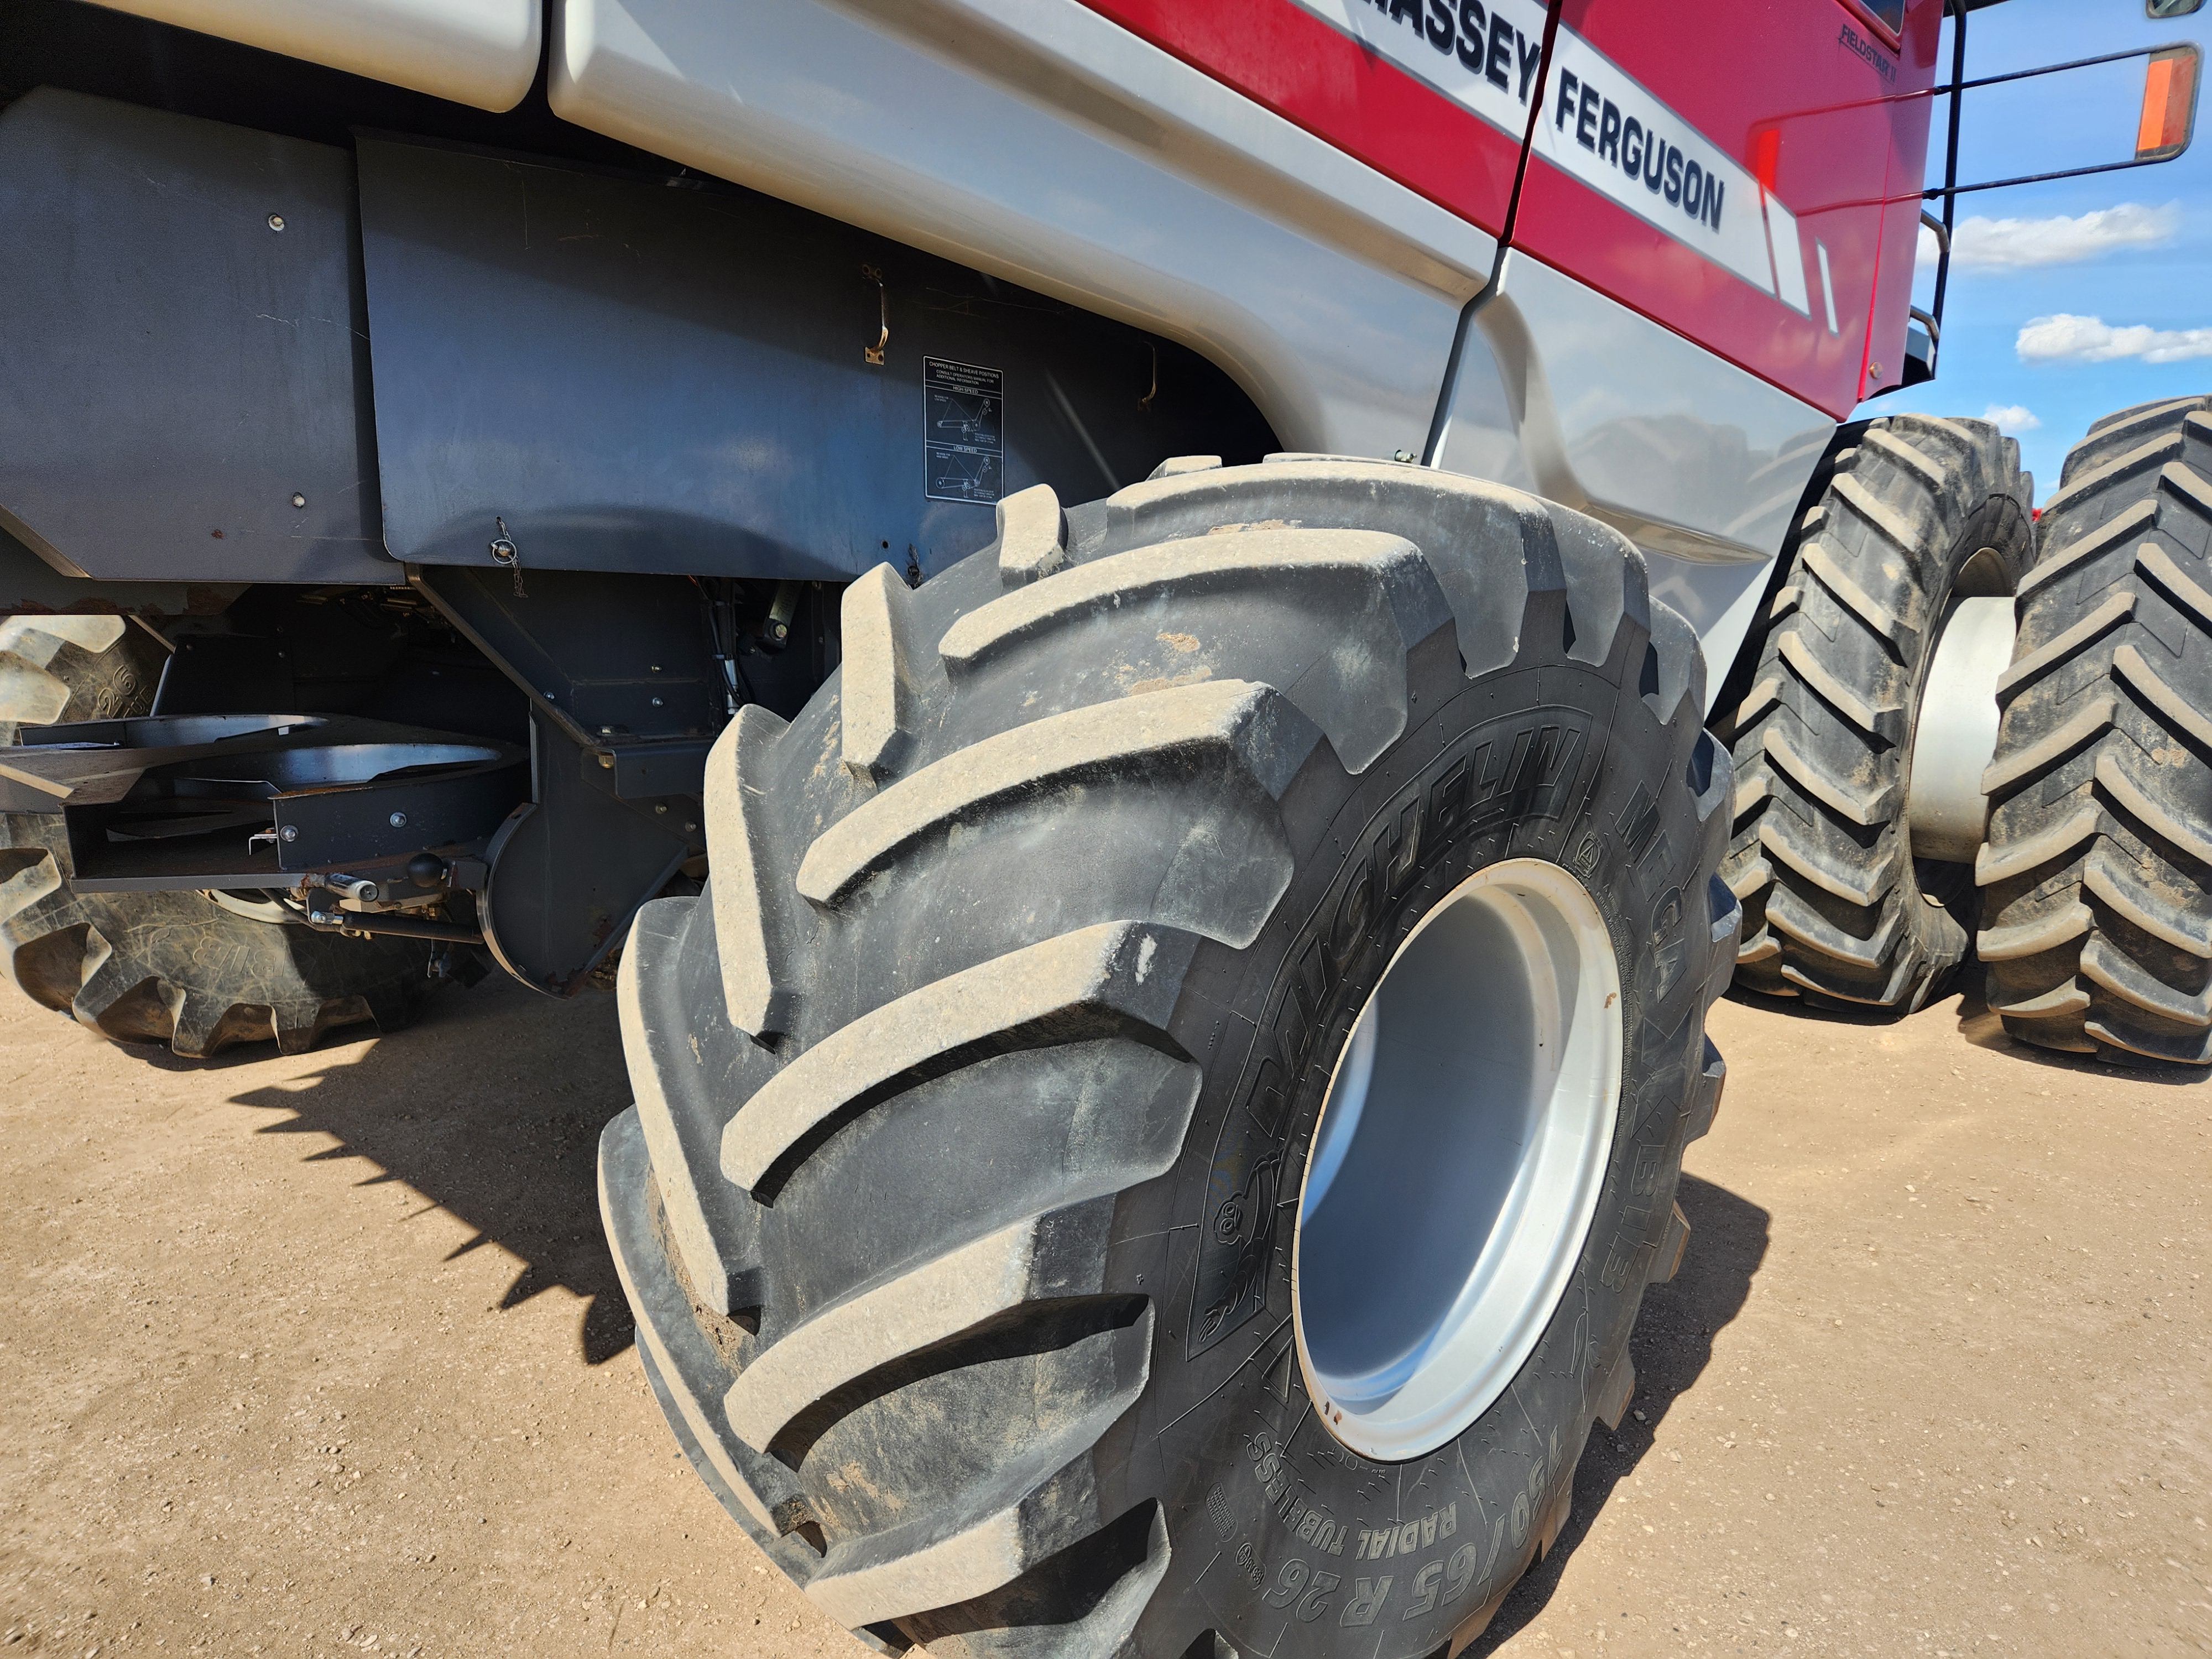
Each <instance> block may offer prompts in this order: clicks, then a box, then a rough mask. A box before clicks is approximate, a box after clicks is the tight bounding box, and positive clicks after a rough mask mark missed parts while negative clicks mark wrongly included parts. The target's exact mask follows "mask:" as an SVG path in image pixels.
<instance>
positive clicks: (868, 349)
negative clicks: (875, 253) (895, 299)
mask: <svg viewBox="0 0 2212 1659" xmlns="http://www.w3.org/2000/svg"><path fill="white" fill-rule="evenodd" d="M860 275H861V276H865V277H866V278H867V279H868V280H869V281H870V282H872V283H874V284H875V285H876V304H877V307H878V310H879V311H880V312H881V313H882V320H883V330H884V331H883V332H882V333H881V334H880V335H878V336H877V337H876V343H875V344H873V345H872V346H862V347H861V348H860V356H861V357H862V358H864V359H865V360H866V362H869V363H871V364H872V365H873V366H874V367H876V368H882V367H883V366H884V348H885V347H887V346H889V345H890V343H891V293H890V289H887V288H885V287H884V273H883V272H882V271H880V270H877V269H876V267H875V266H873V265H862V266H861V267H860Z"/></svg>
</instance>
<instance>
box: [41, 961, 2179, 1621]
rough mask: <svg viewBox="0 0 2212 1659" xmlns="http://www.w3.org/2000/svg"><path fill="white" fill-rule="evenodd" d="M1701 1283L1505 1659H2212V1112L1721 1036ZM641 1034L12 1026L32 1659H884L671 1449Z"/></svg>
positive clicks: (1801, 1043) (1940, 1020)
mask: <svg viewBox="0 0 2212 1659" xmlns="http://www.w3.org/2000/svg"><path fill="white" fill-rule="evenodd" d="M1713 1025H1714V1030H1715V1035H1716V1037H1717V1040H1718V1042H1720V1043H1721V1045H1722V1047H1723V1049H1724V1051H1725V1052H1726V1053H1727V1054H1728V1057H1729V1066H1730V1077H1729V1088H1728V1094H1727V1098H1726V1102H1725V1103H1724V1106H1723V1110H1722V1113H1721V1117H1720V1121H1719V1123H1718V1125H1717V1128H1716V1129H1715V1131H1714V1133H1713V1134H1712V1135H1711V1137H1710V1138H1709V1139H1706V1140H1705V1141H1703V1142H1701V1143H1699V1145H1698V1146H1695V1147H1693V1148H1692V1152H1691V1157H1690V1160H1689V1168H1690V1172H1691V1173H1690V1175H1689V1176H1688V1177H1687V1178H1686V1180H1685V1182H1684V1184H1683V1192H1682V1206H1683V1208H1684V1210H1685V1212H1686V1213H1687V1215H1688V1216H1689V1218H1690V1220H1691V1222H1692V1226H1693V1228H1694V1232H1693V1234H1692V1238H1691V1241H1690V1247H1689V1252H1688V1255H1687V1258H1686V1261H1685V1263H1684V1266H1683V1268H1682V1271H1681V1273H1680V1277H1679V1279H1677V1280H1676V1281H1675V1282H1674V1284H1673V1285H1668V1286H1665V1287H1662V1288H1659V1289H1656V1290H1655V1291H1653V1292H1652V1293H1651V1295H1650V1299H1649V1300H1648V1301H1647V1303H1646V1304H1645V1309H1644V1317H1643V1320H1642V1322H1641V1323H1640V1324H1639V1325H1638V1331H1637V1337H1636V1349H1635V1358H1636V1366H1637V1371H1638V1379H1639V1385H1638V1394H1637V1397H1636V1399H1635V1401H1634V1410H1635V1415H1634V1416H1633V1417H1632V1418H1631V1419H1626V1420H1625V1421H1624V1423H1623V1425H1622V1433H1621V1434H1620V1436H1619V1437H1617V1438H1615V1437H1608V1436H1607V1435H1606V1434H1605V1433H1604V1432H1603V1431H1599V1432H1598V1433H1597V1434H1596V1436H1595V1437H1594V1438H1593V1441H1592V1443H1591V1445H1590V1448H1589V1451H1588V1452H1587V1453H1586V1454H1585V1455H1584V1456H1583V1462H1582V1465H1581V1468H1580V1470H1579V1472H1578V1474H1577V1484H1576V1495H1575V1511H1574V1516H1573V1519H1572V1520H1571V1522H1570V1523H1569V1526H1568V1528H1567V1529H1566V1531H1565V1534H1563V1536H1562V1539H1561V1541H1560V1545H1559V1547H1558V1548H1557V1549H1555V1550H1554V1552H1553V1555H1552V1557H1551V1558H1550V1559H1548V1560H1547V1562H1545V1563H1544V1564H1543V1565H1542V1566H1541V1567H1540V1568H1539V1569H1538V1570H1537V1571H1535V1572H1534V1573H1533V1574H1532V1575H1531V1576H1530V1577H1528V1579H1527V1580H1524V1581H1523V1583H1522V1585H1521V1586H1520V1588H1519V1589H1517V1590H1516V1592H1515V1594H1514V1595H1513V1596H1512V1597H1511V1599H1510V1601H1508V1602H1507V1604H1506V1606H1505V1607H1504V1610H1503V1612H1502V1613H1500V1615H1499V1617H1498V1620H1497V1621H1496V1623H1495V1625H1494V1626H1492V1631H1491V1632H1490V1634H1489V1636H1488V1637H1487V1638H1485V1641H1484V1642H1483V1643H1482V1644H1480V1645H1479V1646H1478V1648H1477V1650H1475V1651H1476V1653H1477V1654H1478V1655H1480V1654H1486V1653H1490V1652H1498V1653H1502V1654H1507V1655H1511V1656H1516V1659H1520V1656H1530V1655H1534V1656H1545V1659H1568V1656H1576V1655H1578V1656H1582V1659H1590V1656H1593V1655H1596V1654H1599V1653H1604V1654H1607V1655H1613V1656H1626V1655H1635V1654H1644V1653H1670V1652H1676V1651H1698V1652H1704V1651H1713V1652H1724V1653H1770V1654H1771V1653H1777V1652H1793V1653H1797V1654H1830V1653H1833V1654H1859V1653H1869V1654H1881V1655H1900V1654H1901V1655H1937V1656H1941V1655H1961V1654H1979V1653H2025V1654H2030V1655H2069V1656H2071V1655H2102V1654H2130V1655H2132V1654H2174V1653H2188V1654H2196V1653H2204V1652H2212V1588H2208V1584H2212V1531H2208V1522H2212V1355H2208V1352H2207V1347H2208V1344H2207V1331H2208V1324H2212V1309H2208V1304H2207V1287H2206V1285H2205V1284H2204V1281H2203V1274H2204V1273H2205V1271H2206V1270H2207V1269H2208V1267H2212V1249H2208V1245H2212V1219H2209V1218H2208V1216H2207V1212H2206V1194H2208V1192H2212V1083H2200V1082H2197V1081H2196V1080H2194V1079H2174V1078H2169V1077H2160V1076H2151V1075H2144V1074H2142V1073H2123V1072H2115V1071H2109V1070H2106V1069H2103V1068H2100V1067H2099V1066H2093V1065H2087V1064H2081V1063H2077V1062H2075V1061H2072V1060H2067V1059H2064V1058H2063V1057H2055V1056H2049V1055H2043V1054H2036V1053H2033V1052H2032V1051H2026V1050H2022V1049H2021V1048H2016V1047H2015V1046H2014V1045H2012V1044H2011V1043H2009V1042H2007V1041H2006V1040H2005V1039H2004V1038H2003V1037H2002V1035H2001V1034H2000V1033H1998V1032H1997V1031H1996V1022H1995V1021H1994V1020H1993V1019H1992V1018H1990V1016H1989V1015H1988V1014H1987V1013H1986V1012H1982V1011H1981V1010H1980V1009H1979V1006H1978V1004H1974V1003H1972V1002H1971V1001H1969V1002H1967V1003H1966V1004H1964V1005H1962V1003H1961V1002H1960V1000H1958V999H1955V998H1954V1000H1951V1001H1950V1002H1948V1003H1946V1004H1944V1005H1943V1006H1941V1007H1938V1008H1935V1009H1931V1010H1929V1011H1928V1012H1924V1013H1923V1014H1921V1015H1919V1016H1917V1017H1916V1018H1912V1019H1910V1020H1907V1021H1905V1022H1903V1023H1901V1024H1892V1025H1878V1024H1877V1025H1856V1024H1846V1023H1841V1022H1834V1021H1822V1020H1818V1019H1810V1018H1802V1017H1801V1018H1790V1017H1787V1016H1784V1015H1783V1014H1780V1013H1778V1012H1771V1011H1767V1010H1763V1009H1750V1008H1744V1007H1739V1006H1733V1005H1730V1006H1723V1007H1722V1008H1720V1009H1718V1010H1717V1011H1716V1015H1715V1018H1714V1021H1713ZM627 1099H628V1096H627V1094H626V1092H625V1090H624V1085H623V1068H622V1062H621V1056H620V1053H619V1050H618V1047H617V1040H616V1034H615V1020H614V1009H613V1006H612V1002H611V999H608V998H604V997H594V998H592V999H590V1000H585V1001H583V1002H581V1003H579V1004H575V1005H568V1006H558V1005H555V1004H552V1003H550V1002H547V1001H544V1000H539V999H537V998H534V997H532V995H531V994H529V993H527V992H526V991H523V990H520V989H519V988H516V987H512V986H508V985H504V984H497V983H493V984H486V985H484V986H483V987H478V988H477V989H476V990H474V991H471V992H467V993H457V994H452V995H449V996H447V998H446V999H444V1000H442V1001H441V1003H440V1004H439V1005H438V1006H437V1007H436V1008H435V1010H434V1012H432V1014H431V1015H430V1016H429V1018H428V1019H427V1020H426V1021H425V1022H424V1023H423V1024H421V1025H420V1026H418V1027H417V1028H416V1029H415V1030H411V1031H409V1032H406V1033H404V1034H402V1035H400V1036H395V1037H392V1038H387V1039H385V1040H382V1041H370V1040H366V1039H355V1040H351V1041H341V1042H331V1043H330V1044H328V1045H326V1046H325V1047H324V1048H321V1049H319V1050H318V1051H317V1052H315V1053H313V1054H307V1055H302V1056H297V1057H294V1058H289V1059H287V1058H283V1057H280V1056H277V1055H276V1054H273V1053H271V1052H269V1051H268V1050H266V1049H262V1050H255V1051H249V1052H248V1053H247V1054H245V1055H244V1056H243V1057H240V1058H236V1059H231V1060H228V1061H227V1062H219V1063H216V1064H215V1065H212V1066H185V1065H182V1064H177V1063H173V1062H170V1061H169V1060H168V1057H167V1054H160V1055H159V1056H157V1057H156V1058H155V1060H153V1061H151V1062H150V1063H149V1059H148V1058H147V1057H146V1056H145V1054H143V1053H135V1052H126V1051H124V1050H119V1049H118V1048H113V1047H111V1046H110V1045H108V1044H106V1043H105V1042H100V1041H99V1040H97V1039H95V1038H94V1037H93V1036H90V1035H89V1034H88V1033H86V1032H84V1031H82V1030H79V1029H78V1028H76V1026H74V1025H72V1024H70V1023H69V1022H67V1021H66V1020H64V1019H62V1018H58V1017H57V1016H54V1015H52V1014H49V1013H46V1012H44V1011H42V1010H40V1009H36V1008H33V1006H30V1005H29V1004H28V1003H27V1002H25V1001H24V1000H22V999H21V998H20V997H19V996H17V995H15V994H14V993H13V992H12V991H9V990H6V989H5V987H0V1181H4V1183H5V1192H6V1196H7V1204H6V1208H5V1212H4V1216H0V1315H3V1316H4V1317H3V1319H0V1650H4V1651H13V1652H26V1653H27V1652H38V1653H47V1654H57V1655H63V1654H65V1655H69V1656H71V1659H76V1656H93V1655H112V1654H141V1653H154V1652H162V1651H167V1652H170V1653H177V1652H182V1651H186V1650H191V1651H202V1650H204V1651H207V1652H210V1653H217V1654H224V1655H234V1654H235V1655H244V1654H256V1653H270V1654H337V1653H339V1652H340V1651H341V1650H345V1649H347V1648H351V1649H352V1650H356V1651H361V1652H374V1653H379V1654H386V1655H391V1654H402V1655H404V1654H417V1653H419V1654H422V1655H441V1656H442V1655H466V1654H529V1655H567V1654H584V1653H591V1654H602V1653H607V1652H611V1651H613V1650H617V1649H642V1650H651V1651H654V1652H658V1653H664V1654H669V1655H693V1654H718V1655H742V1656H748V1659H750V1656H761V1659H771V1656H773V1659H787V1656H800V1655H815V1654H820V1655H823V1656H835V1659H860V1656H862V1654H863V1653H864V1650H862V1649H861V1648H860V1647H859V1646H858V1645H857V1644H853V1643H852V1642H851V1641H850V1639H849V1638H847V1637H846V1636H845V1635H844V1634H843V1632H841V1631H840V1630H838V1629H837V1628H836V1627H835V1626H832V1625H831V1624H830V1623H829V1621H828V1620H825V1619H823V1617H822V1616H821V1615H820V1614H818V1613H816V1612H815V1611H814V1610H813V1609H812V1608H811V1606H810V1605H809V1604H808V1603H807V1601H805V1598H804V1597H803V1596H801V1595H799V1594H798V1593H797V1592H795V1591H794V1590H793V1589H791V1588H790V1587H789V1586H788V1585H787V1583H785V1582H784V1581H783V1580H782V1579H781V1577H778V1576H775V1575H774V1574H772V1573H770V1572H769V1571H766V1570H764V1568H763V1566H762V1565H758V1564H757V1557H756V1555H755V1553H754V1552H753V1551H752V1550H751V1548H750V1546H749V1545H748V1544H747V1543H746V1542H745V1541H744V1538H743V1537H742V1535H741V1534H739V1533H738V1529H737V1528H736V1527H735V1526H734V1525H733V1524H732V1523H731V1522H728V1521H727V1520H726V1519H725V1518H724V1516H722V1514H721V1512H720V1510H718V1509H717V1508H716V1507H715V1505H714V1503H713V1501H712V1500H711V1498H709V1497H708V1493H707V1492H706V1489H705V1488H704V1487H703V1486H702V1485H701V1484H700V1483H699V1481H697V1480H696V1479H694V1478H693V1477H692V1475H691V1474H690V1472H689V1471H688V1470H687V1469H686V1468H685V1467H684V1464H683V1462H681V1460H680V1458H679V1457H678V1455H677V1452H676V1450H675V1447H674V1444H673V1443H672V1442H671V1440H670V1438H669V1437H668V1435H667V1433H666V1431H665V1430H664V1429H663V1427H662V1425H661V1422H660V1419H659V1413H658V1412H657V1411H656V1410H655V1408H654V1406H653V1401H652V1398H651V1395H650V1394H649V1392H648V1391H647V1386H646V1383H645V1379H644V1376H643V1375H642V1374H641V1371H640V1369H639V1364H638V1359H637V1355H636V1351H635V1348H634V1347H633V1346H632V1343H631V1331H630V1324H629V1314H628V1311H627V1310H626V1309H625V1307H624V1306H623V1299H622V1292H621V1291H620V1289H619V1287H618V1286H617V1283H616V1280H615V1277H614V1273H613V1270H612V1267H611V1265H610V1263H609V1261H608V1258H607V1254H606V1249H605V1245H604V1244H603V1243H602V1242H601V1240H600V1237H599V1221H598V1217H597V1214H596V1212H595V1208H594V1203H593V1197H592V1191H593V1188H592V1158H593V1149H594V1145H595V1142H596V1139H597V1136H598V1133H599V1127H600V1125H601V1124H602V1123H603V1122H604V1121H605V1120H606V1118H607V1117H608V1116H609V1115H611V1114H612V1113H613V1112H615V1111H617V1110H618V1109H620V1108H621V1107H622V1106H623V1105H624V1104H625V1103H627Z"/></svg>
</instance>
